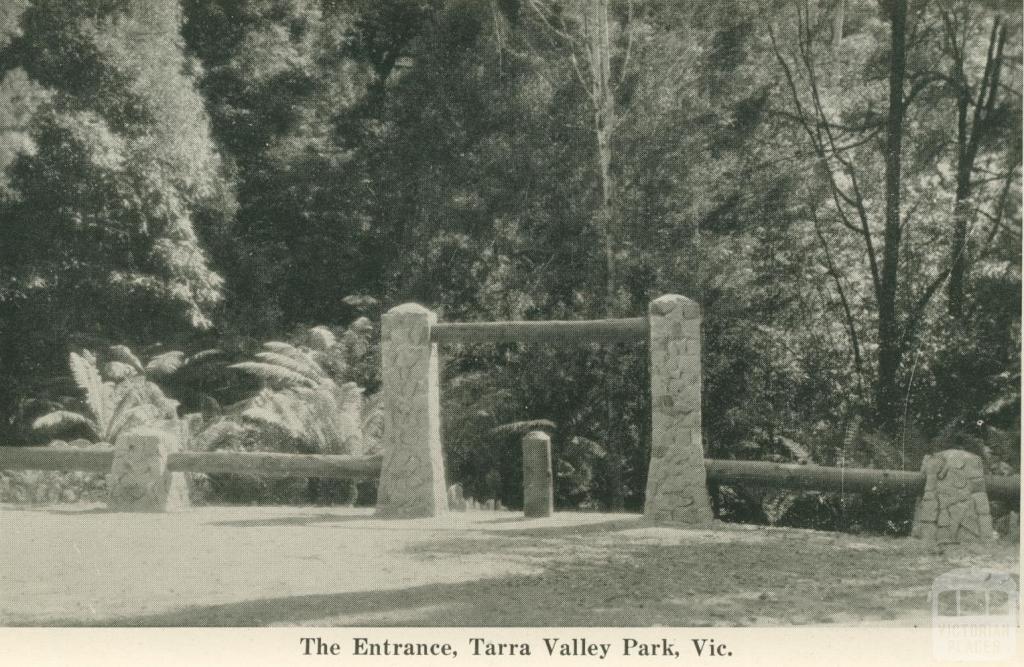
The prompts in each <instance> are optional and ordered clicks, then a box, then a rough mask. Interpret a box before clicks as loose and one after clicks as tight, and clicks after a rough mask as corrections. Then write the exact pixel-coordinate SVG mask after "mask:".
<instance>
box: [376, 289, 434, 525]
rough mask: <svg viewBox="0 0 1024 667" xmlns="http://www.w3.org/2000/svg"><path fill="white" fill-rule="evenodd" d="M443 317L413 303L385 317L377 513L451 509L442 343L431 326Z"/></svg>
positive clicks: (396, 514) (427, 513) (415, 513)
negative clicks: (443, 445) (444, 452)
mask: <svg viewBox="0 0 1024 667" xmlns="http://www.w3.org/2000/svg"><path fill="white" fill-rule="evenodd" d="M435 322H437V316H436V315H435V314H434V313H432V312H430V311H429V310H427V309H426V308H424V307H423V306H420V305H417V304H414V303H407V304H404V305H401V306H396V307H395V308H392V309H391V310H389V311H388V312H387V313H386V314H385V315H384V317H383V318H382V321H381V364H382V376H383V377H382V379H383V384H384V386H383V391H384V460H383V462H382V466H381V473H380V484H379V486H378V490H377V513H378V514H379V515H381V516H393V517H409V518H412V517H429V516H438V515H440V514H444V513H446V512H447V511H448V496H447V492H446V489H445V479H444V460H443V458H442V455H441V424H440V422H441V414H440V407H439V404H440V397H439V388H438V360H437V345H436V344H435V343H431V342H430V327H431V326H432V325H433V324H434V323H435Z"/></svg>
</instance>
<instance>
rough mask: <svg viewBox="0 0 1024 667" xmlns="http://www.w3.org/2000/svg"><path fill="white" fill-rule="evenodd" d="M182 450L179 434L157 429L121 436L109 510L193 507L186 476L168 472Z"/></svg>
mask: <svg viewBox="0 0 1024 667" xmlns="http://www.w3.org/2000/svg"><path fill="white" fill-rule="evenodd" d="M178 448H179V440H178V436H177V434H176V433H174V432H172V431H169V430H164V429H160V428H156V427H150V428H139V429H135V430H133V431H129V432H127V433H124V434H122V435H121V436H120V437H118V439H117V442H116V443H115V444H114V461H113V463H112V464H111V467H110V474H109V475H108V477H107V485H108V488H109V496H108V505H109V507H110V509H112V510H115V511H122V512H177V511H181V510H185V509H188V508H189V507H190V503H189V497H188V484H187V482H186V480H185V475H184V474H182V473H172V472H170V471H169V470H168V469H167V457H168V455H169V454H171V453H172V452H176V451H177V450H178Z"/></svg>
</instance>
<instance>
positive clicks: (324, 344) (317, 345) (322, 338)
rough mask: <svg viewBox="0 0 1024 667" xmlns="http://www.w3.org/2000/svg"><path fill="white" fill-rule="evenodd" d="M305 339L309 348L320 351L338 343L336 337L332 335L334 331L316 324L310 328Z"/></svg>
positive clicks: (324, 350)
mask: <svg viewBox="0 0 1024 667" xmlns="http://www.w3.org/2000/svg"><path fill="white" fill-rule="evenodd" d="M306 340H307V341H308V343H309V347H310V348H312V349H314V350H320V351H321V352H326V351H327V350H329V349H331V348H332V347H334V346H335V345H337V344H338V339H337V338H336V337H335V336H334V333H333V332H332V331H331V330H330V329H328V328H327V327H325V326H317V327H313V328H312V329H310V330H309V332H308V333H307V335H306Z"/></svg>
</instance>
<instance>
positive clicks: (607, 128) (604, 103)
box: [583, 0, 625, 510]
mask: <svg viewBox="0 0 1024 667" xmlns="http://www.w3.org/2000/svg"><path fill="white" fill-rule="evenodd" d="M583 8H584V9H583V11H584V12H593V13H592V14H591V15H590V16H588V17H586V18H585V24H586V26H587V31H586V32H587V38H588V40H587V46H588V48H589V51H590V53H589V59H590V75H591V97H592V100H593V105H594V138H595V140H596V143H597V166H598V179H599V180H600V188H601V203H600V206H599V207H598V210H597V220H598V223H599V227H600V228H601V232H602V235H603V236H604V254H605V294H604V312H605V316H606V317H614V315H615V312H614V311H615V233H614V221H615V214H614V206H613V197H614V192H615V184H614V181H613V180H612V170H611V164H612V133H613V131H614V129H615V97H614V91H613V90H612V71H611V23H610V21H609V19H608V0H594V1H593V2H584V4H583ZM605 360H606V366H607V367H608V368H611V366H612V364H613V362H614V355H613V353H612V351H611V350H609V351H608V352H606V354H605ZM609 391H610V390H609ZM605 409H606V416H605V418H606V425H605V426H606V427H605V446H606V447H607V450H608V459H609V461H608V462H609V466H608V485H609V487H610V489H609V492H610V493H609V499H608V501H609V506H610V509H612V510H622V509H623V507H624V505H625V497H624V494H623V481H622V480H623V475H622V468H623V464H624V457H623V455H622V454H623V451H622V450H623V448H622V441H621V438H620V437H619V434H618V433H617V432H616V431H617V429H616V428H615V423H616V421H615V409H614V406H613V405H612V400H611V396H610V395H609V396H606V397H605Z"/></svg>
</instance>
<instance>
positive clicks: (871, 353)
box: [0, 0, 1022, 529]
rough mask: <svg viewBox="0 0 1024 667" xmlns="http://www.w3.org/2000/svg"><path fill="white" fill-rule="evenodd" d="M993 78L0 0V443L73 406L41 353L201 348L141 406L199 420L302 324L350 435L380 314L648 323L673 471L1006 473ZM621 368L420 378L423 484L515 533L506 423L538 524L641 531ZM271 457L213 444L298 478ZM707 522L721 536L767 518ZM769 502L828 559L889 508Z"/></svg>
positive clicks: (705, 42) (611, 29)
mask: <svg viewBox="0 0 1024 667" xmlns="http://www.w3.org/2000/svg"><path fill="white" fill-rule="evenodd" d="M1021 58H1022V53H1021V8H1020V6H1019V3H1015V2H1008V1H1007V2H1001V1H993V0H985V1H981V0H972V1H966V2H965V1H958V0H913V1H911V0H764V1H761V2H754V1H749V2H746V1H742V2H741V1H739V0H734V1H730V2H719V1H706V0H693V1H691V2H685V3H681V2H672V1H656V0H648V1H642V0H566V1H565V2H555V1H553V0H185V1H184V2H182V3H178V2H174V1H171V0H159V1H158V0H11V1H8V2H4V3H3V4H2V6H0V76H2V80H0V436H2V440H3V442H4V444H40V443H45V442H47V441H48V439H49V438H50V437H52V434H48V433H45V432H44V431H45V429H44V430H41V429H39V428H35V429H34V428H32V425H33V422H35V421H37V420H38V418H39V417H40V415H44V414H46V413H48V412H50V411H52V410H54V409H60V408H66V409H67V410H68V411H70V410H71V409H72V408H74V407H75V405H79V406H81V404H82V401H83V400H84V398H87V397H83V394H82V391H81V383H80V382H77V380H76V379H75V378H74V377H73V376H71V375H69V374H68V355H69V352H72V351H79V352H80V351H82V350H84V349H91V350H103V349H110V346H111V345H114V346H117V345H126V346H128V348H130V349H131V350H135V351H137V352H138V354H139V356H140V357H142V358H143V359H145V358H157V357H158V356H159V355H160V354H166V353H167V352H168V351H175V350H182V351H184V352H185V353H186V357H185V358H189V359H190V358H191V356H187V355H195V353H197V352H200V351H202V350H210V349H216V350H218V351H219V352H218V353H217V354H216V355H213V356H212V357H204V359H209V361H208V362H204V363H194V364H187V363H185V364H181V363H178V364H175V365H174V366H175V367H174V368H173V369H170V370H173V371H174V372H169V373H167V374H166V377H164V378H163V379H162V381H161V386H162V387H163V391H165V392H166V393H167V395H168V396H170V397H172V398H173V399H175V400H177V401H178V402H179V403H180V404H181V409H180V411H181V412H200V413H201V414H202V415H203V416H204V417H205V418H208V419H214V418H217V417H218V416H220V415H222V414H223V413H224V412H225V409H226V408H225V406H229V405H233V404H237V403H238V402H239V401H243V400H245V399H246V397H248V396H251V395H253V394H254V392H259V390H260V388H261V387H265V386H266V385H267V382H268V378H267V377H261V376H260V375H259V373H253V372H249V373H246V372H244V371H245V368H244V367H243V368H239V367H238V366H237V364H238V363H239V362H242V363H243V366H244V363H245V360H247V359H252V358H253V355H254V354H256V353H257V352H258V351H259V350H260V349H262V348H260V344H261V343H263V342H264V341H268V340H270V341H281V340H288V341H291V342H293V343H295V344H296V345H299V341H301V340H303V336H308V335H309V331H310V328H311V327H314V326H316V325H325V327H327V329H320V330H319V331H321V332H324V331H333V332H334V335H332V336H331V339H330V341H329V343H330V345H329V347H332V349H334V351H335V352H337V354H336V355H335V356H336V357H337V358H338V359H339V360H340V361H339V362H338V363H337V364H336V371H337V373H336V374H337V376H338V379H339V381H340V380H341V379H344V380H345V381H346V382H355V383H356V384H357V385H358V386H359V387H361V388H363V389H365V395H367V396H371V397H372V396H373V395H374V393H375V392H376V390H377V388H378V386H379V368H378V365H379V362H378V360H377V359H376V357H375V353H376V338H375V337H376V336H378V335H379V321H380V315H381V313H382V312H383V311H386V310H387V309H388V308H390V307H392V306H394V305H397V304H400V303H403V302H408V301H416V302H419V303H422V304H425V305H427V306H428V307H430V308H432V309H434V310H436V311H437V312H438V313H439V315H440V317H441V318H442V319H444V320H449V321H458V320H467V321H473V320H506V319H534V320H538V319H585V318H600V317H629V316H638V315H642V314H644V313H645V312H646V308H647V304H648V302H649V301H650V300H651V299H653V298H656V297H657V296H659V295H661V294H665V293H681V294H684V295H687V296H689V297H691V298H693V299H696V300H698V301H699V302H700V303H701V305H702V307H703V312H704V346H703V347H704V349H703V360H704V406H703V419H704V431H705V433H704V435H705V442H706V450H707V452H708V455H709V456H713V457H717V458H744V459H767V460H799V461H803V462H811V463H819V464H825V465H859V466H874V467H885V468H902V469H917V468H918V467H919V466H920V461H921V457H922V456H923V455H924V454H925V453H927V452H928V451H932V450H935V449H941V448H945V447H946V446H964V447H968V448H970V449H973V450H975V451H978V452H979V453H981V454H983V455H984V456H985V457H986V460H987V463H988V465H989V468H990V470H992V471H993V472H1009V471H1011V470H1019V445H1018V443H1019V430H1020V425H1019V421H1020V420H1019V413H1020V348H1021V339H1020V319H1021V310H1020V304H1021V206H1020V204H1021V143H1022V141H1021V140H1022V131H1021ZM342 348H343V349H342ZM115 349H118V350H120V349H121V348H115ZM304 349H305V348H304ZM339 350H340V351H339ZM122 352H123V350H122ZM267 353H268V352H266V350H265V351H264V354H267ZM103 354H104V353H102V352H101V353H100V355H101V358H100V362H102V361H103V357H102V355H103ZM105 354H107V357H108V361H109V359H111V358H113V357H116V356H117V355H118V354H120V352H117V353H111V352H109V351H108V352H106V353H105ZM112 354H113V356H111V355H112ZM164 359H165V360H166V359H167V358H166V357H165V358H164ZM179 361H180V358H179ZM97 363H99V362H97ZM646 364H647V354H646V349H645V347H644V346H643V345H636V346H628V345H619V346H613V347H610V348H608V349H602V348H597V347H594V348H583V349H580V350H561V349H555V348H547V347H524V346H518V345H501V346H489V347H488V346H481V347H476V346H471V347H458V348H453V349H448V350H446V353H445V366H444V371H443V373H444V377H443V380H442V401H443V410H444V424H445V434H444V438H445V447H446V457H447V461H448V470H449V477H450V478H451V479H450V480H449V483H452V482H460V483H462V484H464V485H465V486H466V488H467V492H468V493H471V494H472V495H475V496H476V497H479V498H497V499H499V500H503V501H504V502H505V503H506V504H510V505H515V504H516V502H517V493H521V491H517V489H518V488H519V484H520V483H519V478H518V477H517V475H518V472H517V470H518V467H517V466H518V465H519V459H518V458H517V457H518V452H517V449H518V445H517V443H518V437H519V435H521V432H522V430H523V429H525V428H528V427H530V426H531V423H530V422H531V421H532V422H533V423H532V425H534V426H536V425H537V424H538V423H541V424H543V425H544V427H545V428H547V429H549V430H551V431H552V432H553V433H554V442H555V445H554V446H555V453H556V463H557V470H556V475H557V481H558V502H559V504H560V505H561V506H563V507H580V508H611V509H623V508H625V509H632V510H636V509H638V508H639V507H642V502H643V489H644V484H645V477H646V471H647V461H648V457H649V446H650V435H649V428H650V426H649V416H648V415H649V405H648V401H649V395H648V392H647V391H646V386H647V376H648V369H647V367H646ZM179 366H180V368H179ZM108 368H109V364H108ZM140 369H141V366H140ZM115 370H116V369H115ZM249 370H250V371H253V370H254V369H253V368H252V367H250V368H249ZM76 385H77V386H76ZM250 407H251V405H250ZM536 420H547V421H545V422H537V421H536ZM72 435H73V434H72ZM292 435H293V436H294V435H296V434H295V433H292ZM271 440H272V442H268V440H267V439H265V438H264V439H263V440H259V439H257V441H249V442H248V444H246V445H245V446H246V447H257V448H269V449H282V450H288V449H289V448H291V449H298V450H299V451H304V450H303V447H305V450H316V449H317V445H316V443H315V442H305V443H302V442H299V441H301V440H302V438H301V437H293V438H291V440H292V441H293V442H290V444H289V443H285V442H284V440H286V439H282V438H277V439H276V440H275V439H271ZM236 446H238V445H237V443H236ZM219 488H220V497H221V498H222V499H224V498H227V499H233V500H246V501H248V500H254V499H255V500H268V499H269V500H274V499H277V500H280V499H281V498H283V497H291V496H288V494H289V493H291V494H292V495H293V496H294V494H295V493H297V491H295V489H292V490H290V491H287V492H285V491H282V487H280V486H277V487H273V489H271V488H270V487H266V486H264V487H259V488H256V487H252V486H247V487H244V488H242V490H239V487H237V486H236V487H229V486H221V487H219ZM231 489H234V491H232V490H231ZM755 491H756V490H755ZM371 493H372V490H371ZM729 493H730V494H731V495H729V494H726V495H727V496H728V497H725V496H722V497H720V498H719V503H718V511H719V514H720V515H723V516H724V515H727V514H729V513H730V512H733V513H736V514H744V513H745V515H746V516H747V518H748V519H749V518H750V516H751V513H753V515H756V516H755V517H754V520H766V521H767V520H777V519H778V516H776V515H778V514H779V513H780V512H781V510H778V508H777V507H774V506H773V505H772V502H775V501H772V502H768V501H766V499H765V496H764V494H763V493H761V494H760V495H758V493H755V492H752V491H749V490H748V491H730V492H729ZM282 494H283V495H282ZM214 495H217V494H214ZM314 495H315V494H314ZM752 495H753V496H754V498H753V500H751V496H752ZM801 498H803V500H804V501H806V503H805V508H804V510H803V511H802V512H801V513H798V514H799V516H800V517H801V518H800V519H799V521H802V522H803V523H805V524H808V523H809V524H811V525H818V524H821V525H836V524H839V525H841V526H844V527H850V526H851V522H853V523H856V522H857V521H860V522H862V523H865V524H867V523H870V522H871V521H872V518H871V517H872V516H873V515H877V514H878V513H877V512H876V511H875V510H874V509H872V508H877V506H878V503H883V504H884V503H885V502H887V501H886V500H885V499H873V500H871V499H869V500H863V501H861V502H862V503H864V504H862V506H861V510H860V512H859V513H856V512H853V511H852V510H851V509H850V506H849V505H847V504H846V500H843V499H840V500H839V501H835V499H832V498H829V497H827V496H825V495H814V496H813V497H809V496H807V494H804V495H803V496H800V497H798V496H796V495H794V494H790V495H789V496H787V498H786V503H788V504H789V505H787V507H788V506H790V505H792V504H793V503H794V502H800V499H801ZM769 500H771V499H769ZM776 500H777V499H776ZM808 503H809V504H808ZM777 504H778V503H777V502H775V505H777ZM744 508H745V509H744ZM751 508H753V509H751ZM773 512H774V513H775V514H774V515H773ZM850 516H859V517H860V518H859V519H851V518H849V517H850ZM815 517H817V518H815ZM878 520H879V519H877V517H876V519H875V521H876V522H877V521H878ZM886 521H889V522H890V524H891V521H892V519H891V517H890V518H888V519H886ZM904 523H905V521H904ZM882 527H883V528H885V527H886V526H882ZM888 528H889V529H899V527H894V525H888Z"/></svg>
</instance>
